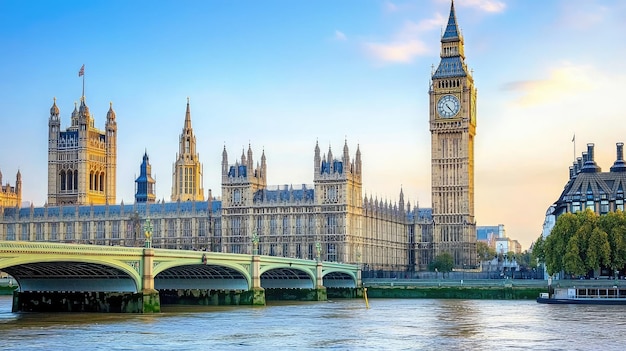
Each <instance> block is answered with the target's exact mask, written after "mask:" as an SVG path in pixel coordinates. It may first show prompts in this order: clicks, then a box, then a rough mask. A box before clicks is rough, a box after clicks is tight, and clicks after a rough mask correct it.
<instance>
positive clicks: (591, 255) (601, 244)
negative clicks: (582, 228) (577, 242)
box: [585, 228, 611, 271]
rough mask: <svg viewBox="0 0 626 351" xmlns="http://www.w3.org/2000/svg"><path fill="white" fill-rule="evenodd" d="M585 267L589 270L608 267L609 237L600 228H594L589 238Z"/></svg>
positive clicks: (609, 253) (609, 259) (609, 255)
mask: <svg viewBox="0 0 626 351" xmlns="http://www.w3.org/2000/svg"><path fill="white" fill-rule="evenodd" d="M585 258H586V261H585V265H586V266H587V269H589V270H594V271H595V270H598V269H600V266H610V263H611V246H610V245H609V236H608V235H607V234H606V233H605V232H604V231H603V230H602V229H600V228H594V229H593V231H592V232H591V235H590V236H589V245H588V246H587V255H586V257H585Z"/></svg>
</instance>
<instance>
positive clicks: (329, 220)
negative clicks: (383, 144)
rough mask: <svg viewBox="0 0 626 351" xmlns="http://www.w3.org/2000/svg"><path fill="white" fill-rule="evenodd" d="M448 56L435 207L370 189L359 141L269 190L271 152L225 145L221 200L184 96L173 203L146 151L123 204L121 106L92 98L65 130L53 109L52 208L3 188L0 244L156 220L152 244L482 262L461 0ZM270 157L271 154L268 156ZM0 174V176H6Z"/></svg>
mask: <svg viewBox="0 0 626 351" xmlns="http://www.w3.org/2000/svg"><path fill="white" fill-rule="evenodd" d="M440 57H441V59H440V63H439V66H438V68H437V69H436V70H435V71H434V72H433V74H432V77H431V80H430V88H429V91H428V94H429V102H430V103H429V106H430V111H429V112H430V114H429V124H430V131H431V138H432V139H431V140H432V143H431V145H432V150H431V164H432V184H431V185H432V208H420V207H419V206H418V204H411V203H409V202H408V201H407V202H405V200H404V194H403V191H402V189H399V196H398V199H397V201H395V202H389V201H387V200H384V201H383V200H381V199H377V198H372V196H371V195H367V194H364V193H363V189H362V179H363V178H362V177H363V174H362V171H363V167H362V160H361V151H360V148H359V146H358V145H357V146H356V149H354V147H353V149H352V150H351V148H350V146H349V145H348V141H347V140H346V142H345V143H344V145H343V146H342V148H340V149H339V150H340V151H335V152H333V149H331V148H330V147H329V149H328V150H325V151H322V150H321V149H320V147H319V145H318V144H317V143H316V144H315V145H311V146H312V154H311V156H312V165H311V166H312V167H311V171H312V176H313V184H297V185H289V186H283V185H281V186H275V185H268V179H267V174H268V169H269V168H270V167H271V164H270V162H268V159H267V158H266V155H265V151H261V153H260V157H259V156H258V155H259V154H258V151H257V153H256V155H255V151H254V150H253V149H252V146H251V145H249V146H248V149H247V150H245V151H242V154H241V155H240V156H236V157H233V156H232V155H229V152H228V150H226V147H224V149H223V151H222V162H221V177H222V179H221V196H220V197H214V196H213V194H212V191H211V190H208V191H207V192H206V193H205V191H204V190H203V188H202V182H203V178H202V177H203V174H202V173H203V168H202V164H201V163H200V160H199V155H198V153H197V150H196V136H195V134H194V130H193V128H192V118H191V116H192V115H191V110H190V102H189V100H187V106H186V111H185V115H184V122H183V128H182V131H181V133H180V139H179V148H178V152H177V153H176V157H175V160H174V163H173V171H172V185H171V186H172V187H171V198H170V200H171V201H169V202H155V193H154V190H155V180H154V179H153V178H152V176H151V168H150V161H149V157H148V153H147V152H146V153H144V155H143V159H142V162H141V164H140V172H139V177H138V178H137V179H136V180H135V189H136V194H135V202H134V203H133V204H124V203H123V202H122V203H120V204H117V203H116V195H115V194H116V160H117V152H118V145H117V124H116V118H117V116H116V113H115V111H114V110H113V107H112V104H111V107H110V108H109V110H108V112H107V114H106V121H105V125H104V129H103V130H100V129H98V128H96V127H95V121H94V119H93V118H92V116H91V114H90V111H89V107H88V106H87V101H86V98H85V96H82V97H81V99H80V103H79V104H77V105H76V106H75V107H74V111H73V112H72V113H71V123H70V126H69V127H67V128H66V129H65V130H62V129H61V119H60V116H61V113H60V110H59V108H58V106H57V102H56V100H55V101H54V102H53V105H52V107H51V109H50V116H49V121H48V123H49V136H48V196H47V202H46V204H45V205H44V206H43V207H34V206H32V205H31V206H30V207H27V208H26V207H25V208H20V207H19V206H20V202H21V189H22V184H21V176H20V174H19V172H18V174H17V180H16V183H15V187H10V186H9V185H8V184H7V186H6V187H5V186H3V187H2V193H0V240H24V241H50V242H62V243H88V244H97V245H122V246H142V245H143V240H144V235H143V232H144V228H143V226H144V223H145V221H146V219H147V218H150V220H151V223H152V246H153V247H156V248H173V249H197V250H207V251H215V252H229V253H244V254H251V253H252V246H253V238H255V240H258V250H259V253H260V254H262V255H275V256H284V257H294V258H305V259H307V258H308V259H314V258H315V255H317V247H318V246H321V250H320V252H321V256H322V257H321V259H322V260H325V261H335V262H344V263H360V264H362V267H363V270H364V271H365V272H366V271H386V272H391V271H395V272H402V271H404V272H411V271H419V270H426V269H427V268H428V264H429V263H430V262H432V261H433V259H434V258H435V257H437V256H438V255H440V254H442V253H449V254H451V256H452V257H453V259H454V263H455V266H457V267H464V266H474V265H476V264H477V257H476V234H475V233H476V228H475V219H474V148H473V144H474V136H475V131H476V88H475V87H474V81H473V78H472V75H471V73H470V72H469V70H468V68H467V66H466V64H465V53H464V41H463V37H462V35H461V33H460V31H459V29H458V25H457V21H456V15H455V10H454V4H452V5H451V8H450V15H449V19H448V23H447V26H446V29H445V31H444V33H443V35H442V36H441V52H440ZM268 156H271V155H268ZM216 166H217V165H216ZM0 179H1V178H0Z"/></svg>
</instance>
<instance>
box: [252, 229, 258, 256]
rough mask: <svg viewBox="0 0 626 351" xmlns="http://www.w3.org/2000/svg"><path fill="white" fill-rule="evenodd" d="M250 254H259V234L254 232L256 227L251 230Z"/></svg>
mask: <svg viewBox="0 0 626 351" xmlns="http://www.w3.org/2000/svg"><path fill="white" fill-rule="evenodd" d="M252 254H253V255H255V256H256V255H258V254H259V234H257V232H256V228H254V229H253V230H252Z"/></svg>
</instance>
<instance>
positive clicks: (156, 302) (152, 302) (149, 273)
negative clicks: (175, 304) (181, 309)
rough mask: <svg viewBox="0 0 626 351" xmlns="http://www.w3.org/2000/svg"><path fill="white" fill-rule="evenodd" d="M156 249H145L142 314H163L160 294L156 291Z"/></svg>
mask: <svg viewBox="0 0 626 351" xmlns="http://www.w3.org/2000/svg"><path fill="white" fill-rule="evenodd" d="M153 262H154V249H152V248H151V247H146V248H144V249H143V255H142V262H141V273H142V274H141V276H142V279H141V285H142V286H141V294H142V299H141V300H142V308H141V312H142V313H159V312H161V301H160V298H159V292H158V291H157V290H155V289H154V263H153Z"/></svg>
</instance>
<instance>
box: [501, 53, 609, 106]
mask: <svg viewBox="0 0 626 351" xmlns="http://www.w3.org/2000/svg"><path fill="white" fill-rule="evenodd" d="M594 77H597V72H596V71H595V70H594V68H593V67H592V66H588V65H574V64H571V63H564V65H563V66H561V67H556V68H553V69H551V70H550V72H549V77H548V78H547V79H539V80H524V81H515V82H510V83H507V84H505V85H504V86H503V87H502V90H505V91H514V92H521V93H522V95H521V96H520V97H519V99H518V100H517V103H519V104H520V105H522V106H532V105H539V104H542V103H544V102H547V101H554V100H555V99H560V98H563V97H567V96H571V95H573V94H576V93H579V92H585V91H589V90H593V89H595V87H596V83H595V82H596V79H595V78H594Z"/></svg>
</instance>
